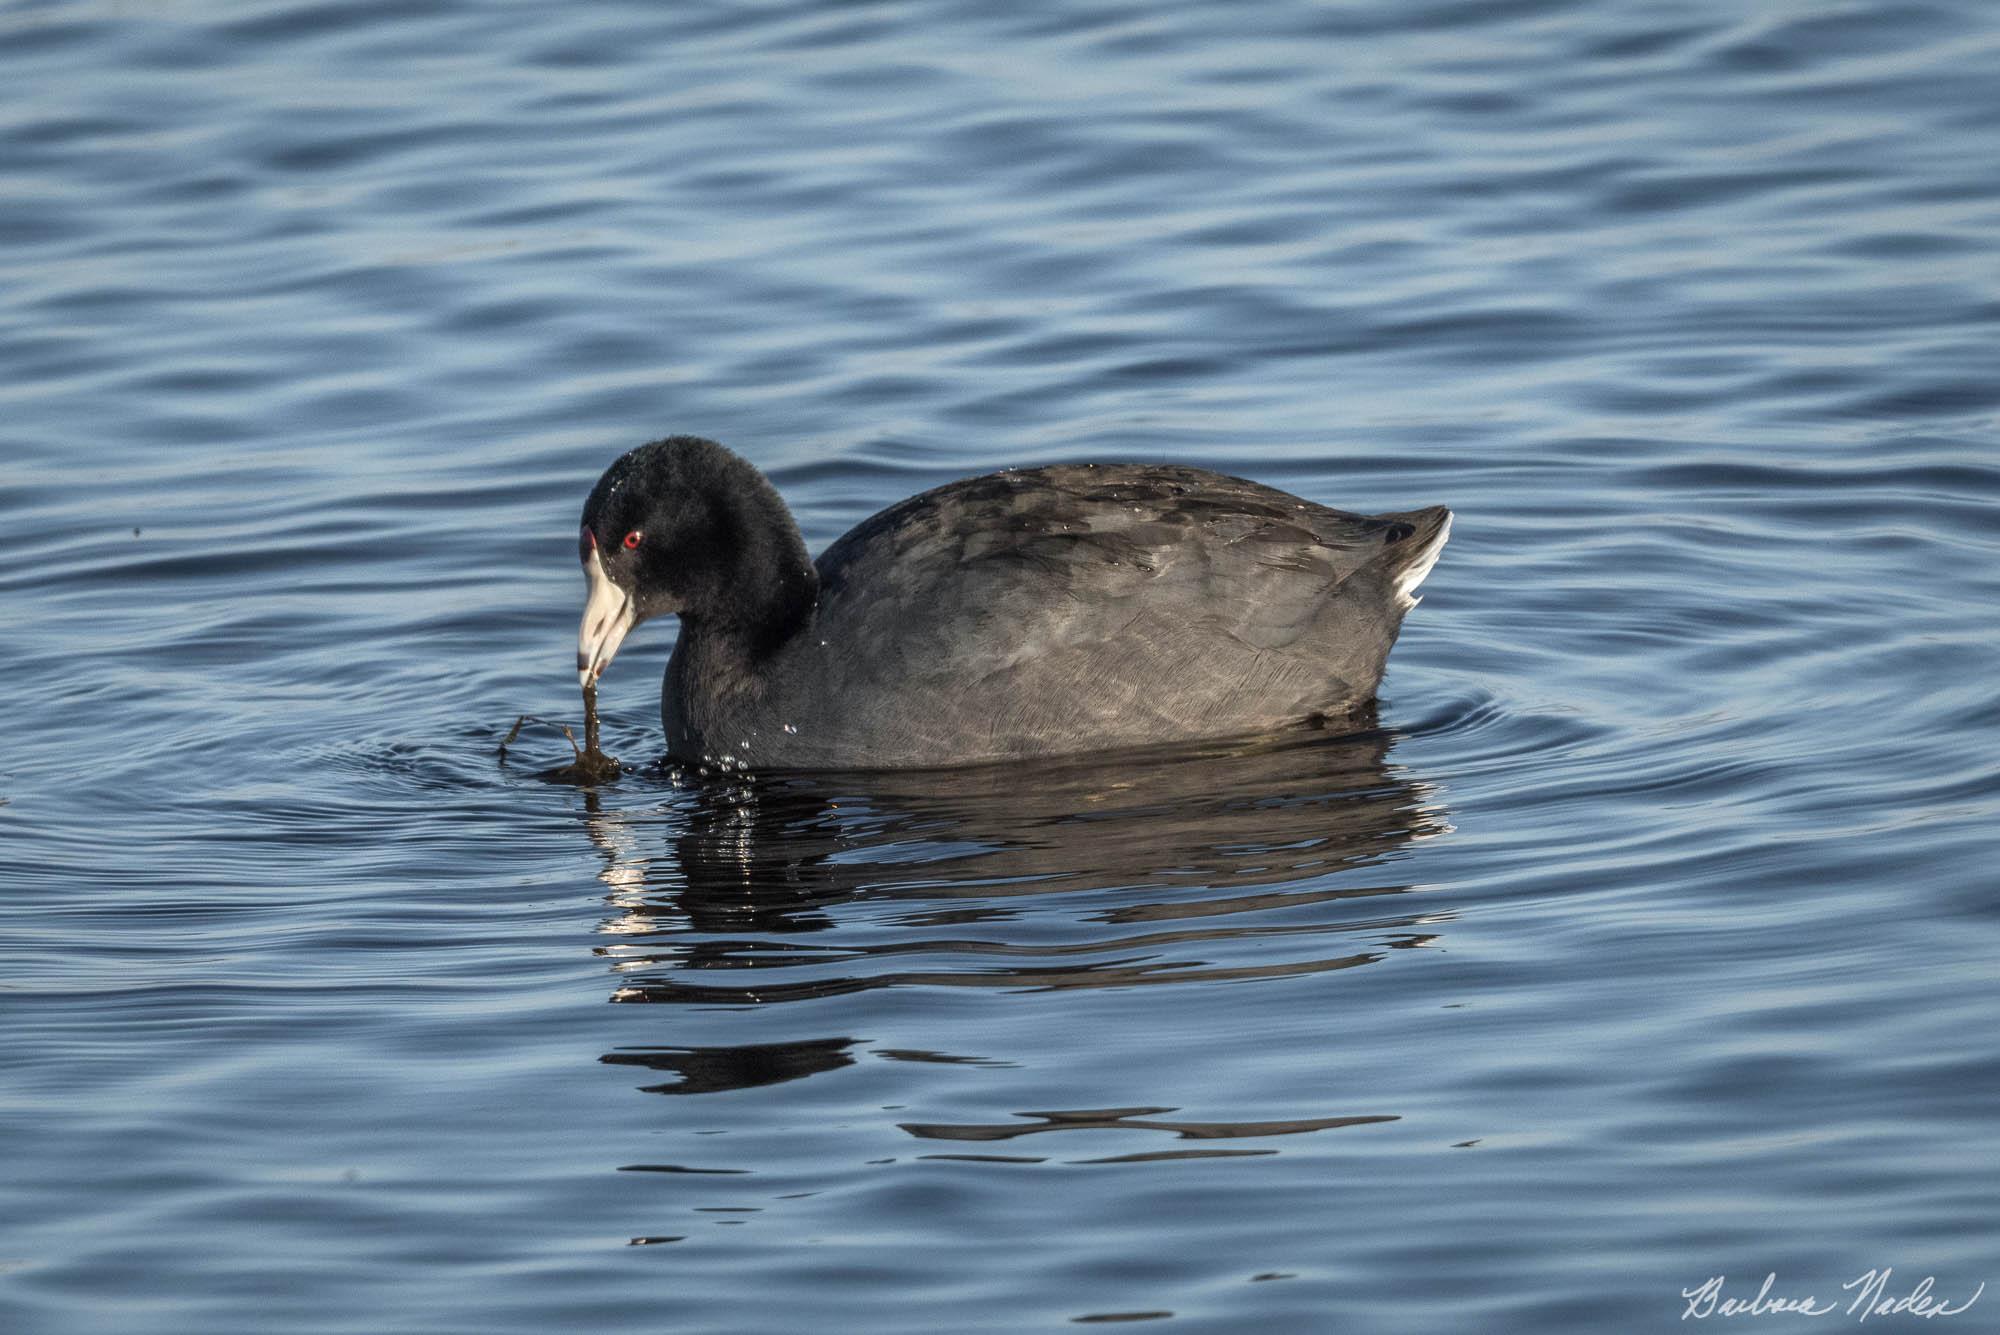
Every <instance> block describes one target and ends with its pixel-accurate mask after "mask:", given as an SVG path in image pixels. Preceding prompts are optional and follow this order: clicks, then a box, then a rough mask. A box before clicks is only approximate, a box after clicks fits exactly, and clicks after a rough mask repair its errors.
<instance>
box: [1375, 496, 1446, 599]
mask: <svg viewBox="0 0 2000 1335" xmlns="http://www.w3.org/2000/svg"><path fill="white" fill-rule="evenodd" d="M1379 518H1382V519H1393V520H1396V521H1397V522H1398V523H1401V524H1404V525H1407V526H1408V528H1409V530H1410V531H1409V532H1408V533H1407V534H1405V535H1403V536H1401V537H1399V538H1397V539H1396V540H1395V541H1394V542H1392V543H1390V544H1389V550H1388V553H1387V563H1388V567H1389V577H1390V580H1391V582H1392V583H1393V584H1394V585H1395V589H1396V603H1397V605H1398V606H1399V607H1400V608H1402V610H1403V611H1405V612H1407V611H1409V610H1410V609H1411V608H1412V607H1415V606H1416V605H1417V604H1418V603H1419V602H1420V601H1422V600H1421V599H1419V598H1418V597H1417V586H1418V585H1419V584H1422V583H1423V582H1424V576H1426V575H1428V574H1430V573H1431V567H1432V566H1434V565H1436V564H1437V561H1438V557H1439V556H1440V555H1441V554H1442V553H1443V552H1444V544H1445V542H1446V540H1447V539H1449V538H1450V537H1451V511H1449V510H1447V509H1445V508H1444V507H1443V506H1442V505H1433V506H1430V507H1429V508H1427V509H1423V510H1411V511H1409V512H1407V513H1404V514H1394V515H1381V516H1379Z"/></svg>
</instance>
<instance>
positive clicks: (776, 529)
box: [681, 446, 819, 668]
mask: <svg viewBox="0 0 2000 1335" xmlns="http://www.w3.org/2000/svg"><path fill="white" fill-rule="evenodd" d="M715 451H716V454H717V455H719V456H721V458H720V459H718V460H717V461H716V462H717V463H718V464H719V467H718V469H717V472H718V473H719V474H721V475H722V476H721V478H720V479H719V480H720V481H722V482H723V485H720V486H716V487H714V488H712V489H709V490H708V496H707V499H708V502H709V519H710V523H711V524H712V525H713V528H712V531H711V535H710V543H709V544H708V552H709V554H710V555H711V556H712V558H713V559H714V564H713V566H711V567H710V569H709V570H708V571H706V572H704V573H705V574H706V575H707V576H708V577H707V578H703V579H700V580H699V581H698V583H697V584H696V585H695V587H692V588H690V589H689V590H688V598H687V602H686V604H685V605H684V606H683V607H682V608H681V626H682V631H681V633H682V635H683V636H687V637H691V638H693V639H695V640H697V641H700V642H702V648H703V649H704V650H705V651H706V653H707V654H713V655H716V656H717V657H722V658H734V659H740V660H741V663H742V666H743V667H745V668H750V667H754V666H756V665H757V664H758V663H760V662H762V661H763V660H764V659H766V658H769V657H770V656H771V654H773V653H775V652H776V651H777V650H778V649H779V648H781V647H783V646H784V644H785V643H786V642H787V641H789V640H790V639H792V638H793V637H794V636H796V635H797V634H798V633H799V632H800V631H801V630H802V629H803V628H804V627H805V625H806V623H807V622H809V621H810V620H811V619H812V611H813V604H814V602H815V601H816V600H817V599H818V597H819V572H818V571H816V570H815V569H814V568H813V563H812V556H811V554H810V553H808V552H807V551H806V544H805V539H804V538H803V537H801V536H800V534H799V526H798V524H797V523H796V522H794V521H793V519H792V515H791V511H789V510H787V509H786V508H785V503H784V501H783V500H782V499H781V498H780V497H779V495H778V491H777V488H775V487H773V486H772V485H771V483H770V481H769V479H767V478H766V477H765V476H764V475H763V474H762V473H760V472H758V471H757V469H756V468H754V467H753V466H751V465H750V464H749V463H748V462H747V461H745V460H743V459H741V458H739V457H737V456H736V455H734V454H730V453H729V452H728V451H727V450H724V449H722V448H721V447H720V446H716V447H715Z"/></svg>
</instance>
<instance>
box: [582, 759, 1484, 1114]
mask: <svg viewBox="0 0 2000 1335" xmlns="http://www.w3.org/2000/svg"><path fill="white" fill-rule="evenodd" d="M1394 740H1395V739H1394V735H1393V734H1391V733H1389V732H1385V731H1380V730H1376V731H1370V732H1366V733H1362V734H1358V735H1353V736H1348V737H1342V738H1327V737H1323V736H1317V735H1313V734H1303V735H1301V736H1298V737H1294V738H1291V739H1287V740H1285V741H1282V742H1265V743H1261V744H1258V745H1254V746H1244V745H1241V744H1237V745H1235V746H1207V747H1194V748H1180V749H1178V750H1176V751H1175V752H1173V753H1149V754H1147V755H1146V756H1143V757H1135V756H1122V757H1118V758H1115V759H1108V758H1091V759H1079V760H1074V761H1065V762H1053V763H1049V762H1045V763H1040V764H1036V765H1032V766H1028V765H1021V766H988V767H982V768H978V769H967V770H961V771H929V772H892V773H878V774H850V775H824V774H814V775H780V776H759V777H757V778H754V779H737V780H729V781H716V780H707V781H695V780H691V779H688V778H685V777H683V778H681V779H679V780H677V782H678V783H679V784H680V785H681V786H679V787H677V788H676V789H675V790H674V793H673V797H672V800H670V801H669V802H668V803H667V804H666V805H665V808H664V809H661V810H654V811H645V810H643V809H641V810H637V811H633V810H627V811H622V812H621V811H607V810H603V809H601V808H600V807H599V804H598V803H596V802H595V801H592V802H591V803H590V807H591V812H590V814H589V815H588V817H587V820H588V826H589V829H590V832H591V837H592V838H593V840H594V841H595V842H596V843H597V845H598V847H599V848H600V850H601V851H602V853H603V856H604V861H605V867H604V870H603V872H602V873H601V878H602V879H603V881H604V882H605V884H606V885H607V886H608V887H609V888H610V895H609V900H610V902H611V904H612V905H613V906H614V908H615V909H616V912H615V914H614V915H613V916H612V917H611V918H609V919H608V920H607V921H606V922H605V923H604V925H603V928H602V930H603V932H604V934H605V935H606V937H607V938H609V939H607V940H606V941H605V942H604V943H603V944H601V945H600V946H599V947H597V950H598V953H599V954H600V955H602V956H604V957H605V958H606V959H607V960H608V961H609V962H610V964H611V967H612V968H613V970H614V971H615V972H616V974H617V977H618V984H617V987H616V989H615V990H614V992H613V993H612V999H613V1000H615V1001H620V1002H668V1003H673V1002H678V1003H694V1004H701V1005H705V1006H716V1005H722V1006H768V1005H774V1004H777V1003H782V1002H790V1001H798V1000H804V999H808V998H818V997H830V996H836V995H841V994H849V993H857V992H864V991H868V990H871V989H878V988H897V987H934V988H935V987H950V988H992V989H1014V990H1054V989H1073V988H1107V987H1137V986H1150V985H1159V984H1172V983H1188V982H1218V981H1245V980H1256V979H1270V978H1284V977H1294V976H1298V975H1303V974H1313V973H1324V972H1328V971H1331V970H1337V969H1346V968H1352V967H1355V966H1358V965H1363V964H1368V963H1372V962H1375V961H1378V960H1381V959H1384V958H1385V957H1386V956H1387V955H1388V953H1389V952H1391V951H1393V950H1397V949H1405V948H1410V947H1416V946H1422V945H1424V944H1426V943H1428V942H1430V941H1432V940H1433V939H1434V938H1435V929H1436V927H1437V925H1438V924H1439V923H1441V922H1443V921H1445V920H1447V919H1448V917H1449V914H1448V912H1446V911H1444V910H1443V909H1442V906H1438V905H1433V904H1424V905H1423V907H1418V905H1417V903H1416V902H1413V901H1407V900H1405V898H1404V897H1405V896H1406V895H1407V894H1408V893H1409V892H1410V891H1411V890H1412V889H1413V888H1414V887H1412V886H1410V885H1408V884H1405V883H1399V882H1397V881H1395V880H1393V879H1392V878H1388V877H1383V878H1381V879H1373V878H1370V877H1368V876H1367V874H1366V872H1367V869H1368V868H1369V867H1370V866H1371V865H1374V864H1379V863H1382V862H1384V861H1385V860H1388V859H1391V858H1392V857H1393V855H1395V854H1396V853H1397V852H1398V851H1399V850H1402V849H1405V848H1406V847H1408V846H1409V845H1410V844H1411V843H1412V842H1413V841H1416V840H1419V839H1422V838H1425V837H1427V836H1430V835H1434V834H1437V833H1440V832H1442V831H1444V830H1445V829H1447V828H1448V827H1447V826H1446V824H1445V819H1444V813H1443V810H1442V808H1441V806H1440V805H1439V803H1438V802H1437V800H1436V794H1435V793H1434V792H1433V791H1432V790H1431V789H1430V788H1429V787H1427V786H1426V785H1424V784H1423V783H1421V782H1418V781H1416V780H1415V779H1413V778H1411V777H1409V776H1408V775H1407V774H1405V773H1402V772H1400V771H1399V770H1398V769H1397V768H1395V767H1392V766H1391V765H1390V764H1389V763H1388V755H1389V751H1390V749H1391V747H1392V745H1393V743H1394ZM627 791H629V789H628V790H627ZM593 796H594V795H593ZM854 1047H855V1040H852V1039H845V1038H838V1039H830V1038H814V1039H811V1040H808V1041H804V1042H799V1043H793V1044H772V1045H763V1046H757V1047H741V1048H664V1047H663V1048H657V1049H650V1048H649V1049H630V1050H622V1051H620V1052H617V1053H613V1054H611V1055H609V1056H607V1057H606V1058H605V1060H606V1061H608V1062H613V1063H617V1064H629V1065H636V1066H643V1067H650V1068H654V1069H657V1070H659V1071H661V1072H663V1073H665V1074H667V1075H668V1076H670V1077H672V1079H670V1080H667V1081H663V1082H662V1083H660V1084H658V1085H652V1086H649V1088H652V1089H656V1090H658V1091H660V1092H679V1093H698V1092H709V1091H714V1090H722V1089H740V1088H747V1087H751V1086H756V1085H768V1084H774V1083H778V1082H781V1081H786V1080H793V1079H798V1078H800V1077H802V1076H805V1075H811V1074H814V1073H816V1072H819V1071H825V1070H832V1069H835V1068H837V1067H840V1066H845V1065H848V1064H851V1063H852V1062H853V1060H854V1056H853V1055H852V1050H853V1049H854ZM895 1055H896V1056H897V1057H898V1059H908V1060H925V1061H945V1062H963V1061H976V1060H979V1059H978V1058H967V1057H953V1056H949V1055H946V1054H938V1053H927V1052H921V1051H914V1050H909V1049H899V1050H898V1051H897V1053H896V1054H895Z"/></svg>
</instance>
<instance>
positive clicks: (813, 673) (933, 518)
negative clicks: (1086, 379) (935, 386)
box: [787, 465, 1444, 758]
mask: <svg viewBox="0 0 2000 1335" xmlns="http://www.w3.org/2000/svg"><path fill="white" fill-rule="evenodd" d="M1443 514H1444V512H1443V511H1437V512H1435V515H1438V516H1442V515H1443ZM1441 522H1442V521H1441V520H1437V519H1434V518H1433V512H1426V511H1419V512H1415V513H1414V514H1412V515H1388V516H1380V517H1368V516H1363V515H1353V514H1346V513H1344V512H1341V511H1337V510H1331V509H1327V508H1326V507H1323V506H1318V505H1314V504H1311V503H1310V502H1305V501H1301V500H1299V499H1298V498H1296V497H1293V496H1288V495H1286V494H1285V493H1283V492H1280V491H1276V490H1274V489H1272V488H1269V487H1265V486H1261V485H1259V484H1257V483H1254V482H1249V481H1246V480H1243V479H1240V478H1232V477H1225V476H1222V475H1220V474H1216V473H1209V472H1206V471H1203V470H1199V469H1190V468H1176V467H1168V466H1147V465H1101V466H1089V465H1063V466H1057V467H1052V468H1039V469H1025V470H1020V471H1013V472H1006V473H996V474H992V475H989V476H985V477H979V478H972V479H968V480H966V481H962V482H956V483H952V484H950V485H948V486H945V487H941V488H938V489H937V490H935V491H930V492H926V493H924V494H922V495H920V496H915V497H912V498H910V499H909V500H907V501H904V502H902V503H900V504H898V505H895V506H892V507H890V508H889V509H888V510H885V511H883V512H882V513H881V514H878V515H876V516H874V517H873V518H871V519H869V520H867V521H866V522H864V523H863V524H861V525H860V526H859V527H857V528H855V529H854V530H853V531H851V532H849V533H848V534H847V535H846V536H844V537H843V538H841V539H840V540H839V541H838V542H836V543H834V544H833V545H832V546H831V547H829V548H828V549H827V551H826V552H825V553H824V554H823V555H822V556H821V557H820V559H819V561H818V567H819V571H820V577H821V581H822V587H821V594H820V606H819V612H818V614H817V626H818V629H819V635H820V638H821V640H822V642H821V643H818V644H816V645H812V646H807V647H806V650H807V651H806V652H805V654H804V657H805V659H807V660H809V661H810V666H809V665H808V663H805V662H802V663H799V664H797V665H796V666H795V670H794V671H793V672H790V673H788V674H787V676H788V677H789V678H790V684H791V685H792V687H794V688H795V689H799V690H803V691H805V692H807V694H808V696H809V697H813V698H809V699H802V700H797V701H796V703H797V704H799V705H800V706H802V707H803V708H802V709H801V712H809V713H811V714H812V715H813V716H817V717H822V718H838V719H839V720H840V721H841V722H840V725H839V728H840V730H841V731H849V730H851V731H852V732H853V733H854V734H855V735H856V737H857V738H859V737H866V738H868V739H870V740H871V742H872V743H875V744H877V745H878V747H879V746H880V745H884V744H886V741H887V739H890V738H893V739H896V741H895V744H896V745H897V746H901V747H903V748H904V750H905V751H906V752H907V753H908V754H910V755H918V754H925V755H928V754H931V753H932V752H937V753H940V754H943V753H963V752H965V751H967V750H969V749H970V750H977V749H979V747H980V745H981V744H984V745H986V746H987V747H988V748H989V749H991V750H993V751H995V752H1000V753H1006V752H1010V751H1021V750H1029V751H1032V750H1034V749H1035V745H1034V744H1035V741H1036V737H1037V735H1039V734H1046V735H1047V736H1049V737H1063V736H1076V735H1084V734H1088V735H1091V736H1093V737H1096V738H1097V739H1098V744H1101V745H1109V744H1113V743H1116V742H1121V741H1122V742H1132V743H1140V742H1146V741H1153V740H1165V739H1168V738H1174V737H1186V736H1189V735H1200V734H1203V733H1206V734H1212V735H1224V734H1229V733H1240V732H1245V731H1253V730H1257V729H1261V728H1266V727H1272V726H1276V725H1277V724H1279V723H1281V722H1284V721H1287V720H1291V719H1296V718H1299V717H1302V716H1304V715H1306V714H1310V713H1313V712H1316V711H1318V710H1321V709H1326V708H1332V707H1337V706H1342V705H1345V704H1352V703H1358V702H1359V701H1360V700H1365V699H1366V698H1367V697H1368V696H1370V695H1372V694H1373V691H1374V687H1375V682H1376V680H1377V679H1378V678H1379V676H1380V672H1381V663H1382V660H1383V659H1384V658H1385V657H1386V655H1387V653H1388V649H1389V646H1390V644H1391V643H1392V642H1393V641H1394V638H1395V632H1396V627H1397V624H1398V623H1399V622H1400V620H1401V616H1402V612H1403V611H1404V609H1405V607H1406V606H1407V602H1406V600H1404V599H1403V598H1401V597H1399V596H1398V580H1397V576H1398V573H1399V572H1401V571H1404V570H1405V569H1406V568H1407V567H1408V566H1409V564H1410V562H1411V561H1412V560H1413V559H1414V557H1415V555H1416V554H1418V549H1420V548H1422V547H1424V546H1425V545H1426V544H1427V543H1428V544H1430V545H1432V546H1433V547H1434V539H1435V538H1436V536H1437V534H1438V532H1439V528H1440V526H1441ZM1433 555H1434V551H1433ZM968 758H969V757H968Z"/></svg>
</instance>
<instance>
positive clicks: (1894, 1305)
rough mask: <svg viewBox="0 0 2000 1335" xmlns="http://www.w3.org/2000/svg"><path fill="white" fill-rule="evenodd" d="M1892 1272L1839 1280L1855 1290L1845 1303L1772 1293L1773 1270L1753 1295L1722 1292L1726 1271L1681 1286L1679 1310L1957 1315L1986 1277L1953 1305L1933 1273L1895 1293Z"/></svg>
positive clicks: (1858, 1316)
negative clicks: (1938, 1290) (1682, 1302)
mask: <svg viewBox="0 0 2000 1335" xmlns="http://www.w3.org/2000/svg"><path fill="white" fill-rule="evenodd" d="M1894 1273H1895V1267H1894V1266H1883V1267H1882V1268H1881V1269H1880V1270H1868V1271H1864V1272H1862V1273H1861V1274H1859V1275H1856V1276H1855V1277H1854V1278H1853V1279H1850V1280H1848V1281H1847V1282H1846V1283H1845V1284H1843V1285H1841V1286H1840V1287H1841V1289H1842V1290H1843V1291H1844V1292H1849V1293H1852V1294H1853V1295H1854V1296H1853V1297H1852V1298H1850V1299H1848V1300H1847V1302H1845V1303H1842V1302H1841V1301H1840V1300H1839V1299H1837V1298H1828V1299H1826V1300H1824V1301H1822V1300H1821V1299H1820V1298H1819V1297H1818V1295H1816V1294H1811V1293H1807V1294H1798V1295H1784V1294H1777V1293H1773V1292H1772V1290H1773V1289H1774V1288H1776V1287H1777V1283H1778V1276H1777V1274H1776V1273H1775V1272H1773V1273H1771V1274H1768V1275H1766V1276H1764V1283H1763V1285H1762V1286H1761V1287H1760V1288H1759V1289H1758V1290H1757V1296H1756V1297H1754V1298H1729V1297H1724V1296H1723V1292H1722V1286H1723V1283H1724V1281H1725V1280H1726V1279H1727V1278H1728V1277H1727V1276H1726V1275H1710V1276H1709V1277H1708V1278H1707V1279H1706V1280H1705V1281H1703V1282H1702V1283H1701V1284H1699V1285H1697V1286H1696V1287H1694V1288H1692V1289H1682V1290H1681V1297H1682V1298H1683V1299H1684V1300H1685V1301H1686V1302H1687V1310H1685V1311H1683V1312H1682V1313H1681V1320H1683V1321H1705V1320H1707V1319H1708V1318H1709V1317H1712V1316H1775V1315H1778V1314H1780V1313H1786V1314H1791V1315H1795V1316H1831V1315H1833V1314H1835V1313H1844V1314H1845V1315H1847V1316H1851V1317H1853V1318H1854V1319H1855V1320H1856V1321H1857V1322H1859V1321H1866V1320H1867V1319H1868V1318H1869V1317H1871V1316H1898V1315H1901V1316H1921V1317H1935V1316H1957V1315H1958V1314H1959V1313H1960V1312H1963V1311H1964V1310H1965V1309H1966V1308H1968V1307H1970V1306H1972V1305H1973V1304H1974V1303H1976V1302H1978V1301H1979V1295H1980V1294H1982V1293H1984V1292H1986V1281H1984V1280H1981V1281H1980V1282H1979V1287H1978V1288H1976V1289H1974V1290H1973V1291H1972V1296H1971V1297H1970V1298H1967V1299H1966V1300H1965V1301H1964V1302H1962V1303H1959V1304H1957V1305H1955V1306H1954V1305H1953V1303H1952V1301H1951V1300H1950V1299H1949V1298H1946V1297H1944V1296H1943V1295H1941V1294H1934V1293H1932V1292H1931V1289H1932V1286H1933V1285H1935V1284H1936V1282H1937V1280H1936V1277H1935V1276H1932V1275H1925V1276H1924V1277H1923V1278H1922V1279H1921V1280H1919V1281H1917V1283H1916V1286H1915V1287H1913V1288H1912V1289H1911V1290H1910V1291H1909V1292H1908V1293H1901V1294H1895V1293H1891V1292H1890V1291H1889V1277H1890V1276H1891V1275H1893V1274H1894Z"/></svg>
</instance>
